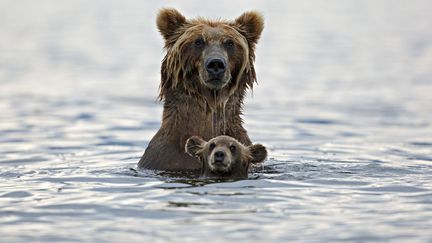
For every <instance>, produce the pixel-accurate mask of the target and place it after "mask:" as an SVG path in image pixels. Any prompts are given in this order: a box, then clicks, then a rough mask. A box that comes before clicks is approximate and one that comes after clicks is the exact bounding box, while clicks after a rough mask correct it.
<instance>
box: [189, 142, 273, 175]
mask: <svg viewBox="0 0 432 243" xmlns="http://www.w3.org/2000/svg"><path fill="white" fill-rule="evenodd" d="M185 150H186V153H188V154H189V155H191V156H194V157H197V158H198V159H199V160H200V161H201V162H202V170H201V177H203V178H223V179H239V178H247V177H248V169H249V165H250V163H260V162H262V161H264V160H265V158H266V157H267V150H266V148H265V147H264V146H263V145H261V144H254V145H251V146H244V145H243V144H241V143H240V142H238V141H237V140H236V139H234V138H232V137H229V136H224V135H222V136H218V137H215V138H212V139H210V140H209V141H208V142H206V141H204V140H203V139H202V138H200V137H197V136H193V137H191V138H189V139H188V140H187V141H186V145H185Z"/></svg>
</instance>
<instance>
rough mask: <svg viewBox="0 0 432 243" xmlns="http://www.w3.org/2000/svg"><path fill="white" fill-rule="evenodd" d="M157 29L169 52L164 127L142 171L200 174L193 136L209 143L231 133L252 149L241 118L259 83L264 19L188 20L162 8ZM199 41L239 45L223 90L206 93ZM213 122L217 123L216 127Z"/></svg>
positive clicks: (163, 84) (249, 15)
mask: <svg viewBox="0 0 432 243" xmlns="http://www.w3.org/2000/svg"><path fill="white" fill-rule="evenodd" d="M157 26H158V29H159V31H160V32H161V34H162V36H163V37H164V39H165V49H166V56H165V58H164V59H163V61H162V67H161V84H160V93H159V98H160V100H161V101H163V103H164V110H163V117H162V124H161V127H160V129H159V131H158V132H157V133H156V135H155V136H154V137H153V138H152V140H151V141H150V143H149V145H148V147H147V149H146V151H145V153H144V155H143V156H142V158H141V160H140V162H139V163H138V166H139V167H140V168H147V169H156V170H168V171H188V170H199V169H200V167H201V165H200V163H199V161H198V160H197V159H196V158H193V157H191V156H189V155H187V154H186V153H185V152H184V145H185V142H186V139H188V138H189V137H191V136H193V135H197V136H201V137H202V138H204V139H207V140H208V139H210V138H212V137H215V136H217V135H221V134H226V135H229V136H232V137H234V138H236V139H237V140H239V141H240V142H241V143H243V144H245V145H250V144H251V141H250V139H249V137H248V135H247V132H246V130H245V129H244V128H243V126H242V123H243V121H242V118H241V115H242V106H243V99H244V96H245V94H246V91H247V89H248V88H251V89H252V88H253V83H254V82H256V74H255V69H254V66H253V63H254V60H255V54H254V51H255V45H256V43H257V41H258V39H259V37H260V34H261V32H262V29H263V18H262V16H261V15H260V14H258V13H256V12H246V13H244V14H242V15H241V16H240V17H238V18H237V19H235V20H234V21H212V20H207V19H203V18H197V19H192V20H187V19H186V18H185V17H184V16H183V15H181V14H180V13H179V12H178V11H177V10H175V9H162V10H161V11H160V12H159V15H158V17H157ZM199 36H201V37H202V38H203V39H204V40H205V41H206V42H209V43H210V42H222V41H223V39H224V38H230V39H232V40H233V41H234V43H235V46H236V49H235V51H233V53H229V54H228V61H229V64H228V67H229V71H230V74H231V76H232V78H231V81H230V82H229V83H228V84H227V85H226V86H225V87H224V88H222V89H220V90H217V91H214V90H211V89H209V88H207V87H206V86H205V85H204V84H203V83H202V81H201V80H200V78H199V75H198V70H199V68H200V67H201V66H202V65H203V63H202V61H201V60H202V59H201V58H200V53H197V52H196V50H194V49H193V48H192V47H191V46H192V45H191V44H192V43H193V42H194V41H195V39H196V38H197V37H199ZM224 108H225V109H224ZM223 116H225V119H223ZM224 120H225V122H224ZM213 121H217V122H216V125H215V126H213V125H212V124H213Z"/></svg>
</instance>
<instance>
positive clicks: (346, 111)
mask: <svg viewBox="0 0 432 243" xmlns="http://www.w3.org/2000/svg"><path fill="white" fill-rule="evenodd" d="M162 7H175V8H177V9H178V10H179V11H180V12H182V13H183V14H184V15H185V16H186V17H188V18H191V17H197V16H203V17H208V18H222V19H233V18H235V17H237V16H239V15H240V14H242V13H243V12H244V11H247V10H258V11H260V12H262V13H263V15H264V16H265V28H264V32H263V33H262V38H261V39H260V41H259V44H258V46H257V54H256V56H257V59H256V65H255V67H256V70H257V75H258V85H257V86H255V89H254V90H253V92H250V93H249V94H250V95H248V97H247V99H246V102H245V103H246V105H245V112H244V113H245V116H244V119H245V127H246V128H247V129H248V131H249V134H250V136H251V138H252V140H253V141H254V142H260V143H264V144H265V145H266V146H267V147H268V149H269V155H270V156H269V160H268V161H266V163H265V166H263V168H262V169H261V170H258V171H257V172H256V174H254V175H255V177H254V178H255V180H246V181H240V182H233V183H215V184H211V185H205V186H204V185H201V184H200V186H199V187H195V184H193V183H192V184H191V183H190V182H184V181H172V179H170V178H163V177H162V178H161V177H157V176H155V175H149V174H147V173H144V172H138V171H135V168H136V163H137V162H138V160H139V158H140V156H141V155H142V153H143V152H144V149H145V148H146V146H147V143H148V142H149V140H150V139H151V137H152V136H153V135H154V133H155V132H156V131H157V129H158V128H159V125H160V119H161V111H162V104H160V103H158V102H157V101H156V98H157V94H158V85H159V81H160V74H159V69H160V63H161V60H162V58H163V56H164V51H163V48H162V47H163V39H162V37H161V36H160V34H159V33H158V31H157V29H156V25H155V18H156V15H157V13H158V10H159V9H160V8H162ZM431 13H432V3H431V2H430V1H427V0H424V1H421V0H414V1H399V0H398V1H392V0H382V1H375V0H366V1H354V0H331V1H291V0H290V1H273V0H270V1H259V0H257V1H225V0H221V1H208V2H207V1H197V0H196V1H195V0H194V1H192V0H186V1H132V0H125V1H105V0H104V1H102V0H101V1H96V0H92V1H87V0H86V1H84V0H76V1H57V0H38V1H30V0H27V1H25V0H16V1H7V0H0V185H1V186H0V235H2V237H3V239H5V240H7V241H9V242H11V241H25V240H29V239H39V240H41V241H44V242H46V241H49V240H52V241H58V240H61V241H63V240H77V241H97V240H102V241H121V240H125V239H128V240H132V241H133V240H135V241H138V240H142V239H152V240H159V241H170V240H171V241H172V240H175V239H176V237H179V236H180V237H182V239H185V240H190V241H200V240H202V239H208V237H209V236H214V237H215V238H214V239H216V238H217V237H220V235H224V236H225V238H226V239H235V240H238V241H247V240H250V239H256V240H259V239H261V240H262V239H267V240H273V241H282V240H313V239H315V240H316V238H315V237H316V236H317V235H319V236H320V237H321V238H320V239H321V240H323V241H325V240H327V241H334V240H353V241H357V240H359V241H364V240H372V241H382V240H401V239H402V240H415V241H425V242H427V241H430V240H431V239H432V238H431V233H430V232H429V229H430V227H432V225H431V221H430V218H431V217H432V208H431V202H432V197H431V195H432V193H431V192H432V184H431V181H432V178H431V174H432V173H431V172H432V165H431V161H432V112H431V111H432V95H431V94H432V80H431V77H432V29H431V23H432V17H431ZM305 188H307V189H305ZM80 222H87V224H82V223H80ZM107 222H110V223H112V224H108V223H107ZM234 225H235V226H234ZM54 227H55V228H56V230H55V232H54V231H53V230H52V228H54ZM146 237H147V238H146Z"/></svg>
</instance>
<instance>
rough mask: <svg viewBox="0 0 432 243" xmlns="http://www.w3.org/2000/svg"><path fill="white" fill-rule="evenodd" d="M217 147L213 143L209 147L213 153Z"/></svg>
mask: <svg viewBox="0 0 432 243" xmlns="http://www.w3.org/2000/svg"><path fill="white" fill-rule="evenodd" d="M215 147H216V144H214V143H211V144H210V146H209V149H210V151H212V150H213V149H214V148H215Z"/></svg>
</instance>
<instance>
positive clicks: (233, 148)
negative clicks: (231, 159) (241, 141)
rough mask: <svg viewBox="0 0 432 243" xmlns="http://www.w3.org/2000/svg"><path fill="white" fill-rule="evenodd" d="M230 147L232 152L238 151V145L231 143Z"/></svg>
mask: <svg viewBox="0 0 432 243" xmlns="http://www.w3.org/2000/svg"><path fill="white" fill-rule="evenodd" d="M229 149H230V151H231V153H234V152H235V151H236V146H234V145H231V146H230V147H229Z"/></svg>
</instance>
